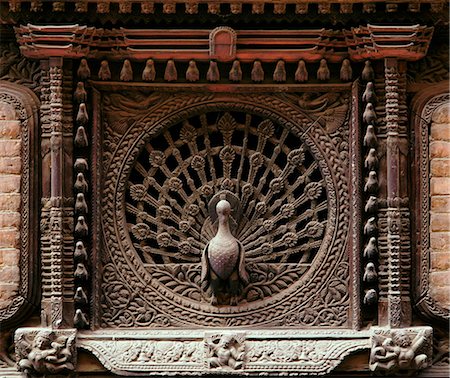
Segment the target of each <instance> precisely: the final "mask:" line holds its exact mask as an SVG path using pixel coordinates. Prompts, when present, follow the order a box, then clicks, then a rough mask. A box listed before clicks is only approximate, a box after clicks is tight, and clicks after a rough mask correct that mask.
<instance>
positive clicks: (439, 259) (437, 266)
mask: <svg viewBox="0 0 450 378" xmlns="http://www.w3.org/2000/svg"><path fill="white" fill-rule="evenodd" d="M431 270H433V271H440V272H443V271H446V270H447V271H450V250H448V251H447V252H431Z"/></svg>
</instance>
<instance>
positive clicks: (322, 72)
mask: <svg viewBox="0 0 450 378" xmlns="http://www.w3.org/2000/svg"><path fill="white" fill-rule="evenodd" d="M317 79H318V80H321V81H326V80H330V70H329V69H328V64H327V61H326V60H325V59H321V60H320V64H319V69H318V70H317Z"/></svg>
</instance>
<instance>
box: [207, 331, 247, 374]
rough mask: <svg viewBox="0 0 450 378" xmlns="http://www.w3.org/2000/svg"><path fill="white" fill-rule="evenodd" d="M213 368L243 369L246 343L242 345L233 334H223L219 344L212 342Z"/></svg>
mask: <svg viewBox="0 0 450 378" xmlns="http://www.w3.org/2000/svg"><path fill="white" fill-rule="evenodd" d="M210 348H211V357H210V358H209V360H208V362H209V366H210V367H211V368H222V369H233V370H237V369H241V368H242V363H243V359H244V345H240V344H239V343H238V342H237V341H236V340H235V339H234V337H233V336H231V335H223V336H222V337H221V338H220V340H219V342H218V343H217V344H213V343H210Z"/></svg>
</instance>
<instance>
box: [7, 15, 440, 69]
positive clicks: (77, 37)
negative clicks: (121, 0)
mask: <svg viewBox="0 0 450 378" xmlns="http://www.w3.org/2000/svg"><path fill="white" fill-rule="evenodd" d="M219 31H220V32H221V33H224V34H226V33H228V34H229V36H227V38H226V44H227V48H226V49H225V50H224V49H223V48H218V46H219V44H220V43H222V42H220V41H219V40H218V39H217V38H216V36H217V35H218V33H219ZM15 32H16V37H17V41H18V43H19V45H20V49H21V52H22V54H23V55H24V56H26V57H28V58H36V59H40V58H46V57H49V56H55V57H56V56H59V57H66V58H81V57H86V58H92V59H105V58H106V59H108V60H122V59H132V60H144V59H149V58H152V59H156V60H168V59H174V60H177V59H178V60H190V59H195V60H197V61H208V60H210V59H216V60H218V61H230V60H232V59H238V60H240V61H242V62H251V61H254V60H261V61H263V62H275V61H277V60H279V59H283V60H284V61H286V62H296V61H298V60H304V61H306V62H318V61H319V60H321V59H326V60H327V61H328V62H331V63H337V62H341V61H342V60H344V59H345V58H350V59H352V60H355V61H359V60H364V59H382V58H386V57H393V56H395V57H399V58H401V59H404V60H409V61H414V60H418V59H421V58H422V57H423V56H425V54H426V52H427V49H428V45H429V43H430V41H431V37H432V33H433V28H432V27H425V26H420V25H414V26H408V27H406V26H389V27H386V26H375V25H367V26H360V27H358V28H352V29H351V30H333V29H324V28H322V29H312V30H295V31H286V30H272V31H270V32H268V31H266V30H264V31H261V30H236V31H234V30H232V29H231V28H216V29H213V30H207V29H204V30H199V29H194V30H185V29H179V30H167V29H158V30H154V29H127V28H119V29H101V28H95V27H87V26H82V25H78V24H75V25H68V26H36V25H31V24H28V25H22V26H20V27H16V28H15ZM222 38H223V36H222Z"/></svg>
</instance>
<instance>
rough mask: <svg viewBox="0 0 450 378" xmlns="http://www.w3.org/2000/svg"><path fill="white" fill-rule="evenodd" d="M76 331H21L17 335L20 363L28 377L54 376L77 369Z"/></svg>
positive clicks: (25, 329) (38, 329) (46, 329)
mask: <svg viewBox="0 0 450 378" xmlns="http://www.w3.org/2000/svg"><path fill="white" fill-rule="evenodd" d="M76 335H77V331H76V330H75V329H64V330H55V329H50V328H19V329H18V330H17V331H16V333H15V335H14V342H15V345H16V354H17V363H18V368H19V370H20V371H22V372H24V373H25V374H28V375H32V376H34V375H42V374H45V375H54V374H62V373H68V372H70V371H74V370H75V365H76V358H77V353H76V343H75V341H76Z"/></svg>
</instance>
